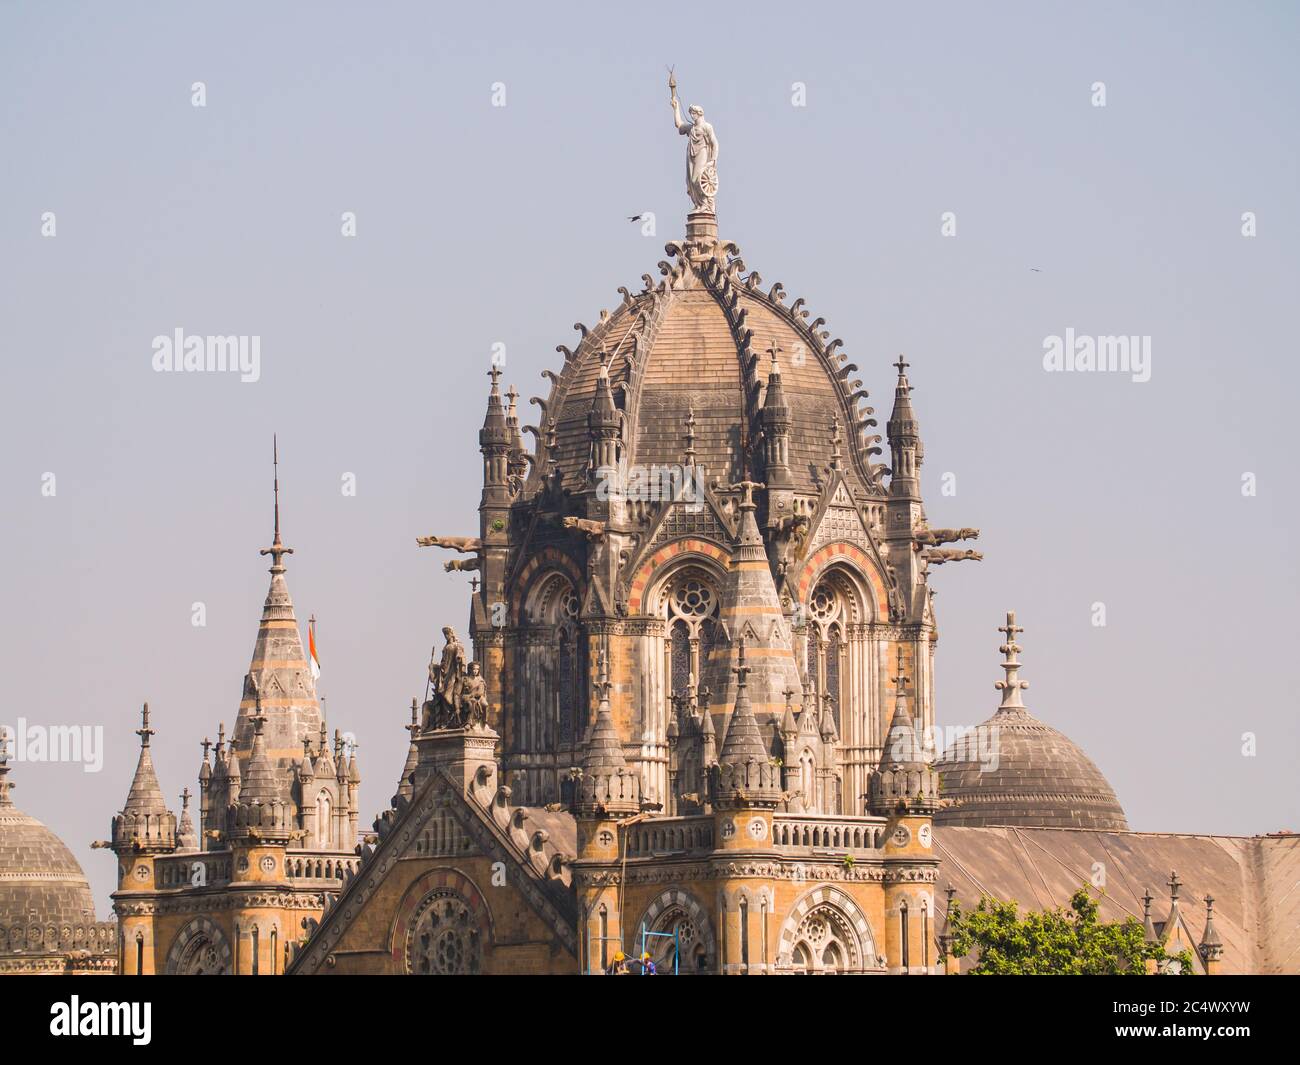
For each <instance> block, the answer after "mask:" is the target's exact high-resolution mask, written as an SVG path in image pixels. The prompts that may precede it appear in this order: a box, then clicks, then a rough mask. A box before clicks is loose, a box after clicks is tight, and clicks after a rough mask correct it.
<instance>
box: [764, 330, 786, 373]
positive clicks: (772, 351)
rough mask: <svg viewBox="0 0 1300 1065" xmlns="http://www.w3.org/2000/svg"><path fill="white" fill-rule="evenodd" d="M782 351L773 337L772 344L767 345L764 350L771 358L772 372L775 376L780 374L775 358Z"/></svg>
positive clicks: (779, 367)
mask: <svg viewBox="0 0 1300 1065" xmlns="http://www.w3.org/2000/svg"><path fill="white" fill-rule="evenodd" d="M784 350H785V349H784V348H781V347H778V346H777V343H776V338H775V337H773V338H772V342H771V343H770V344H768V346H767V348H766V351H767V353H768V354H769V355H771V356H772V372H773V373H775V374H779V373H780V372H781V366H780V364H779V363H778V362H777V361H776V357H777V356H778V355H779V354H780V353H781V352H782V351H784Z"/></svg>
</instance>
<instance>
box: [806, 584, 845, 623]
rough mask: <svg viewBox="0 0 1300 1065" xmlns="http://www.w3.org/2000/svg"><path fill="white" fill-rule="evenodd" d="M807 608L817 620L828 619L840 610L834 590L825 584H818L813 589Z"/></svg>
mask: <svg viewBox="0 0 1300 1065" xmlns="http://www.w3.org/2000/svg"><path fill="white" fill-rule="evenodd" d="M808 609H809V610H810V611H811V612H812V616H813V617H815V618H816V619H817V620H818V621H830V620H831V619H832V618H833V617H835V615H836V614H838V613H839V612H840V603H839V600H838V599H837V598H836V596H835V590H834V589H833V588H831V587H830V586H829V585H827V584H819V585H817V587H816V589H815V590H814V591H813V594H812V600H811V601H810V602H809V603H808Z"/></svg>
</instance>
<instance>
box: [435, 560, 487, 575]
mask: <svg viewBox="0 0 1300 1065" xmlns="http://www.w3.org/2000/svg"><path fill="white" fill-rule="evenodd" d="M482 566H483V560H482V559H481V558H453V559H452V560H451V561H450V562H444V563H443V564H442V568H443V569H445V570H446V571H447V572H448V573H455V572H457V571H459V572H462V573H468V572H469V571H470V570H476V569H481V568H482Z"/></svg>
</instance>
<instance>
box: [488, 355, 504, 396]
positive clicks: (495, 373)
mask: <svg viewBox="0 0 1300 1065" xmlns="http://www.w3.org/2000/svg"><path fill="white" fill-rule="evenodd" d="M488 376H489V377H490V378H492V395H494V396H498V397H499V396H500V395H501V389H500V387H499V385H498V382H499V381H500V379H501V367H500V366H498V365H497V364H496V363H495V362H494V363H493V364H492V369H490V370H489V371H488Z"/></svg>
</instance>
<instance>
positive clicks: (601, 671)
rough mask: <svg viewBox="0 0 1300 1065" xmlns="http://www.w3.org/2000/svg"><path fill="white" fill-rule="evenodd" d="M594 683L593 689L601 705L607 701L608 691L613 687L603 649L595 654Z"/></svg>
mask: <svg viewBox="0 0 1300 1065" xmlns="http://www.w3.org/2000/svg"><path fill="white" fill-rule="evenodd" d="M596 671H597V672H596V683H595V684H594V685H593V687H594V688H595V690H596V694H597V695H598V696H599V697H600V701H601V702H602V703H604V702H608V701H609V689H610V688H612V687H613V685H612V684H611V683H610V680H609V661H608V658H607V657H606V653H605V648H603V647H602V648H601V649H600V650H599V651H597V652H596Z"/></svg>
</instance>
